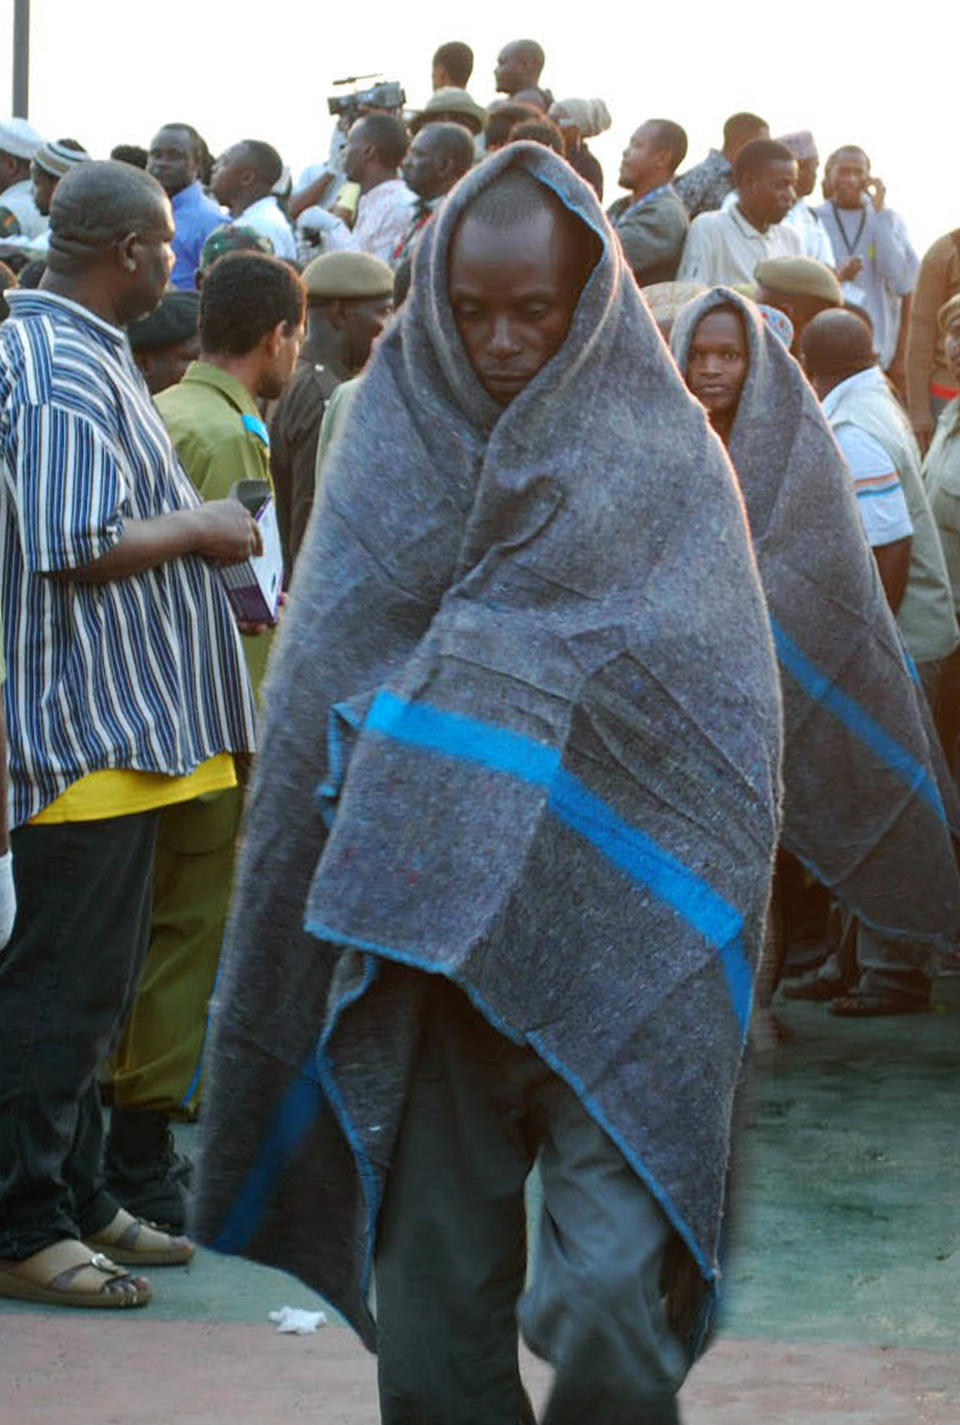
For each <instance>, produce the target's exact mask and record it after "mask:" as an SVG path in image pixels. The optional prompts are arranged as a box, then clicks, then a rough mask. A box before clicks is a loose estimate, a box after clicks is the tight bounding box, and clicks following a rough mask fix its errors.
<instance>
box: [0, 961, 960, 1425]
mask: <svg viewBox="0 0 960 1425" xmlns="http://www.w3.org/2000/svg"><path fill="white" fill-rule="evenodd" d="M936 999H937V1009H936V1011H935V1013H933V1014H931V1015H927V1016H922V1017H916V1018H907V1019H891V1020H884V1021H880V1020H878V1021H864V1022H860V1023H851V1022H844V1021H839V1020H836V1019H833V1018H832V1017H831V1016H830V1015H828V1014H827V1013H826V1011H825V1010H824V1009H823V1008H822V1007H820V1006H813V1005H791V1006H787V1007H785V1010H784V1013H785V1017H786V1018H788V1020H789V1022H790V1023H791V1024H792V1025H793V1027H794V1028H795V1030H796V1034H797V1038H796V1041H795V1042H794V1043H793V1044H791V1045H786V1046H784V1047H782V1048H781V1049H780V1050H778V1052H777V1054H776V1056H775V1058H774V1060H773V1062H772V1063H770V1064H767V1065H764V1066H757V1067H756V1068H755V1069H754V1071H753V1073H752V1074H751V1077H750V1082H749V1085H748V1090H747V1093H746V1095H745V1103H744V1127H743V1129H742V1131H741V1134H740V1153H739V1166H738V1172H737V1179H738V1188H737V1193H736V1198H737V1204H738V1206H737V1228H736V1232H735V1249H734V1254H733V1258H732V1261H731V1267H730V1271H729V1273H728V1277H729V1289H728V1299H727V1308H726V1319H725V1324H724V1329H723V1333H722V1335H721V1338H720V1340H719V1341H718V1343H717V1345H716V1346H715V1347H714V1348H713V1349H712V1350H711V1351H710V1352H709V1353H708V1355H707V1356H706V1358H705V1359H704V1360H703V1361H702V1362H701V1363H700V1365H699V1366H698V1367H697V1369H696V1370H695V1371H694V1373H693V1375H692V1377H691V1379H690V1382H689V1384H688V1386H687V1388H686V1390H685V1391H684V1395H683V1403H684V1411H685V1415H684V1418H685V1425H814V1422H816V1425H958V1422H960V1326H958V1319H960V1313H958V1302H960V1289H958V1265H960V1192H958V1189H957V1183H958V1181H960V1135H958V1132H957V1103H958V1071H960V981H957V980H942V981H940V982H939V983H938V986H937V995H936ZM192 1132H193V1130H191V1129H187V1130H185V1131H184V1139H185V1141H187V1142H189V1139H190V1137H191V1136H192ZM152 1278H153V1282H154V1288H155V1293H156V1295H155V1300H154V1302H153V1303H152V1304H151V1305H150V1306H149V1307H147V1308H146V1310H144V1311H138V1312H132V1313H130V1314H129V1315H127V1314H123V1315H116V1316H114V1315H113V1314H107V1313H104V1314H103V1315H99V1314H98V1315H94V1314H93V1313H84V1312H65V1311H56V1310H49V1311H42V1310H34V1309H31V1308H28V1307H26V1306H25V1307H23V1308H20V1307H19V1306H17V1305H16V1304H15V1303H9V1302H8V1303H4V1302H0V1422H2V1425H114V1422H116V1425H290V1422H297V1421H310V1422H315V1425H375V1422H376V1420H377V1409H376V1386H375V1365H374V1362H373V1359H372V1358H371V1357H370V1356H368V1355H367V1354H366V1353H365V1352H364V1351H363V1350H362V1348H361V1347H360V1346H359V1345H358V1344H357V1343H356V1341H355V1340H354V1338H353V1336H352V1335H351V1333H350V1332H349V1331H347V1330H346V1329H345V1328H344V1327H343V1326H342V1325H340V1324H337V1323H336V1322H335V1320H333V1321H332V1324H330V1325H329V1326H328V1327H327V1328H325V1329H324V1330H322V1331H320V1332H319V1333H318V1334H317V1335H314V1336H305V1337H293V1336H279V1335H277V1333H276V1331H275V1328H274V1327H273V1326H272V1325H271V1324H270V1323H269V1322H268V1321H267V1319H266V1318H267V1313H268V1312H269V1311H270V1310H272V1309H274V1308H276V1307H278V1306H282V1305H285V1304H289V1305H293V1306H305V1307H319V1306H322V1303H321V1302H319V1300H318V1299H317V1298H315V1297H314V1296H313V1294H312V1293H311V1292H309V1291H307V1290H306V1289H305V1288H303V1287H301V1286H300V1285H299V1284H298V1283H296V1282H295V1281H293V1280H292V1279H291V1278H288V1277H285V1276H283V1275H281V1274H280V1273H276V1272H271V1271H267V1270H266V1269H265V1268H262V1267H257V1266H253V1265H251V1264H249V1263H245V1262H240V1261H232V1260H228V1259H223V1258H218V1257H215V1256H212V1255H211V1254H209V1253H201V1254H199V1255H198V1259H197V1262H196V1263H195V1265H194V1267H193V1268H192V1269H191V1270H190V1271H183V1270H177V1269H168V1270H167V1271H165V1272H164V1271H154V1272H153V1273H152ZM331 1315H332V1313H331ZM525 1372H526V1373H527V1374H528V1377H529V1380H530V1382H531V1389H532V1390H533V1393H534V1395H535V1396H542V1393H543V1391H544V1389H545V1387H546V1384H547V1380H548V1376H547V1372H546V1371H545V1370H544V1368H543V1367H542V1366H541V1365H540V1364H539V1363H538V1362H533V1361H531V1360H529V1358H526V1363H525ZM625 1425H627V1422H625Z"/></svg>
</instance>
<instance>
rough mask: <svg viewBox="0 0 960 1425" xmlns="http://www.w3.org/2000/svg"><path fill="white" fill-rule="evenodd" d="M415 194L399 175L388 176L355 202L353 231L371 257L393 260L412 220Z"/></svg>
mask: <svg viewBox="0 0 960 1425" xmlns="http://www.w3.org/2000/svg"><path fill="white" fill-rule="evenodd" d="M416 202H417V195H416V194H415V193H413V192H411V190H410V189H409V188H408V187H407V185H406V184H405V183H404V181H403V179H402V178H388V179H387V181H386V183H378V184H377V186H376V188H371V189H370V191H369V192H368V193H364V194H363V195H362V196H361V198H360V202H359V203H358V204H357V221H356V222H355V223H354V225H353V235H354V237H355V238H356V240H357V246H358V247H360V248H362V249H363V251H364V252H372V253H373V255H374V257H382V258H383V260H384V261H385V262H392V260H393V254H394V253H395V252H396V250H397V248H398V247H399V246H400V245H401V244H402V242H403V240H404V238H405V237H406V235H407V233H408V232H409V230H410V224H411V223H412V221H413V209H414V207H415V206H416Z"/></svg>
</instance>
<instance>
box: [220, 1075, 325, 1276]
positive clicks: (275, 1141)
mask: <svg viewBox="0 0 960 1425" xmlns="http://www.w3.org/2000/svg"><path fill="white" fill-rule="evenodd" d="M323 1101H324V1093H323V1090H322V1088H321V1086H320V1082H319V1079H318V1076H317V1063H316V1056H315V1054H313V1053H311V1054H310V1057H309V1058H308V1059H307V1061H306V1063H305V1064H304V1065H303V1067H302V1069H301V1070H300V1072H299V1074H298V1075H297V1077H296V1078H295V1079H294V1080H293V1082H292V1083H291V1084H290V1086H289V1088H288V1089H287V1090H286V1092H285V1093H284V1095H283V1098H282V1099H281V1100H280V1107H279V1108H278V1109H277V1112H276V1116H275V1117H274V1119H273V1122H272V1123H271V1124H270V1128H269V1130H268V1132H267V1134H266V1136H265V1138H264V1139H263V1141H262V1143H261V1144H260V1151H259V1153H258V1154H257V1159H256V1162H255V1163H254V1165H253V1167H252V1168H251V1169H250V1172H249V1173H248V1174H247V1177H246V1181H245V1182H244V1184H243V1187H242V1188H241V1190H240V1192H239V1194H238V1196H237V1198H236V1200H235V1201H234V1203H233V1205H232V1207H231V1209H230V1216H229V1217H228V1218H227V1221H226V1222H225V1223H224V1224H223V1226H222V1227H221V1229H220V1232H219V1233H218V1235H217V1237H216V1239H215V1240H214V1241H213V1242H211V1243H210V1245H211V1247H212V1248H213V1250H214V1251H215V1252H225V1253H227V1254H228V1255H230V1256H234V1255H236V1254H237V1253H240V1252H243V1250H244V1248H245V1247H246V1246H247V1244H248V1243H249V1241H250V1239H251V1238H252V1237H253V1234H254V1232H255V1231H256V1229H257V1227H258V1226H259V1224H260V1222H261V1220H262V1218H263V1214H264V1212H265V1211H266V1208H267V1205H268V1203H269V1201H270V1198H271V1197H272V1196H273V1193H274V1191H275V1189H276V1185H277V1182H278V1180H279V1178H280V1177H281V1176H282V1173H283V1171H284V1169H285V1168H286V1165H287V1163H288V1162H289V1161H290V1159H291V1158H292V1157H293V1155H294V1153H295V1152H296V1151H297V1149H298V1148H299V1147H300V1144H301V1143H302V1142H303V1139H304V1137H305V1135H306V1134H307V1132H308V1130H309V1128H310V1126H311V1124H313V1122H314V1121H315V1119H316V1117H317V1113H318V1112H319V1110H320V1107H321V1104H322V1103H323Z"/></svg>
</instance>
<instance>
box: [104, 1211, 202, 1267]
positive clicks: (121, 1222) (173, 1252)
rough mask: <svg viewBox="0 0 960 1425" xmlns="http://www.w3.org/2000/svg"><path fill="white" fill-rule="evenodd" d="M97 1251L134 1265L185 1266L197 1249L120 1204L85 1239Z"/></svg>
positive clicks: (115, 1259) (182, 1238) (190, 1243)
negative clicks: (114, 1213) (105, 1220)
mask: <svg viewBox="0 0 960 1425" xmlns="http://www.w3.org/2000/svg"><path fill="white" fill-rule="evenodd" d="M85 1241H86V1243H87V1245H88V1246H90V1247H93V1248H94V1250H95V1251H105V1252H109V1254H110V1256H111V1257H112V1258H113V1260H114V1261H115V1262H123V1263H124V1264H125V1265H126V1266H132V1267H185V1266H186V1265H187V1263H188V1262H189V1261H190V1260H191V1259H192V1257H193V1254H194V1251H195V1250H196V1249H195V1247H194V1245H193V1243H192V1242H188V1241H187V1239H186V1237H172V1236H171V1235H170V1233H169V1232H161V1231H160V1230H159V1229H158V1228H156V1227H154V1226H153V1225H152V1224H151V1223H149V1222H144V1221H143V1220H142V1218H139V1217H134V1216H133V1214H132V1213H130V1212H127V1210H126V1208H124V1207H121V1208H120V1210H119V1212H118V1213H117V1215H116V1217H115V1218H114V1219H113V1221H112V1222H108V1223H107V1225H106V1227H103V1228H101V1230H100V1231H99V1232H97V1233H96V1235H95V1236H93V1237H87V1238H86V1239H85Z"/></svg>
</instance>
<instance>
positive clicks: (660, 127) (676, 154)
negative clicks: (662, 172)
mask: <svg viewBox="0 0 960 1425" xmlns="http://www.w3.org/2000/svg"><path fill="white" fill-rule="evenodd" d="M650 123H651V124H656V126H657V141H658V143H660V144H662V145H663V147H664V148H665V149H666V150H667V152H668V153H669V155H670V171H671V173H676V171H677V169H678V168H679V167H680V165H681V163H682V162H683V160H684V159H685V158H686V156H687V134H686V130H685V129H682V128H681V127H680V125H679V124H675V123H674V122H673V120H672V119H651V120H650Z"/></svg>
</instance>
